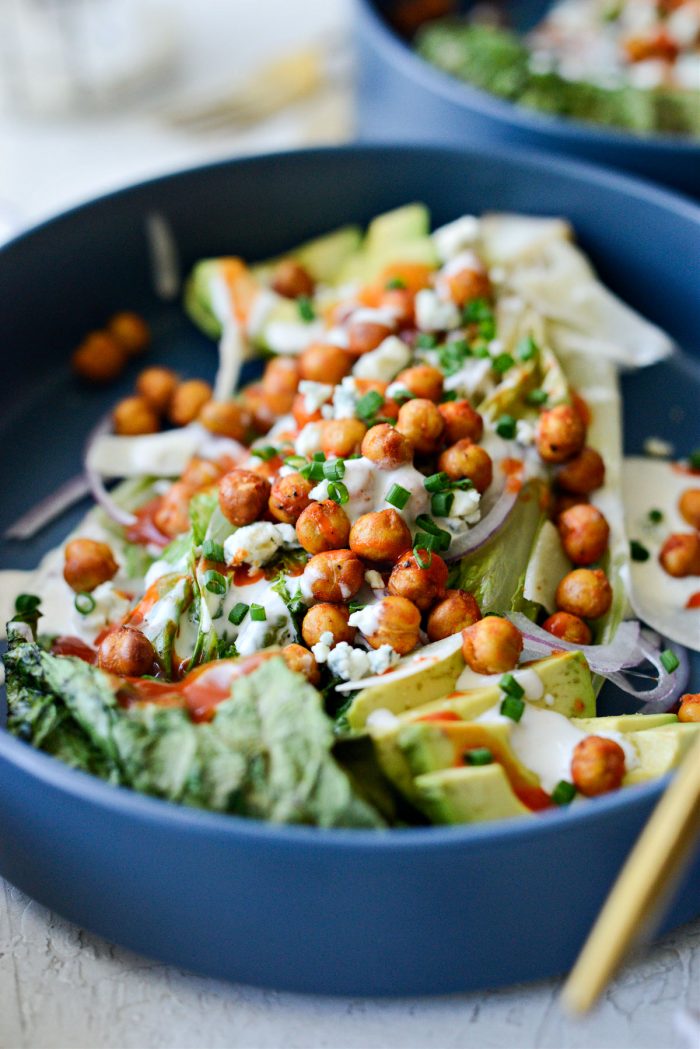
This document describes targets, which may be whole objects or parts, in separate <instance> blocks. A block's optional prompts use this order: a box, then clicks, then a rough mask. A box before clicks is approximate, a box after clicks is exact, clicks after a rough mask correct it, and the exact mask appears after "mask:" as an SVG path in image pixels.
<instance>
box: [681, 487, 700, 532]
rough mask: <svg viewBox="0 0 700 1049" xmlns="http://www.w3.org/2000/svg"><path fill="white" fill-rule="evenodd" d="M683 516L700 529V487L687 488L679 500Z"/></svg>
mask: <svg viewBox="0 0 700 1049" xmlns="http://www.w3.org/2000/svg"><path fill="white" fill-rule="evenodd" d="M678 509H679V510H680V514H681V517H682V518H683V519H684V520H685V521H687V522H688V524H689V525H692V526H693V528H697V529H699V530H700V488H686V490H685V491H684V492H683V494H682V495H681V497H680V499H679V500H678Z"/></svg>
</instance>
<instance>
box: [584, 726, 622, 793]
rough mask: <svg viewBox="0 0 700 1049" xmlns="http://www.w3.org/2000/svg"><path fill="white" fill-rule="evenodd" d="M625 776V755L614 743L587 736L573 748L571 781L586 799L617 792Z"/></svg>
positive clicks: (618, 745) (601, 738) (598, 737)
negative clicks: (613, 791) (612, 791)
mask: <svg viewBox="0 0 700 1049" xmlns="http://www.w3.org/2000/svg"><path fill="white" fill-rule="evenodd" d="M624 775H625V752H624V750H623V749H622V747H621V746H620V744H619V743H616V742H615V740H614V739H607V738H605V737H604V736H586V738H585V739H582V740H581V742H580V743H577V744H576V746H575V747H574V753H573V757H572V759H571V778H572V780H573V781H574V785H575V786H576V788H577V790H580V792H581V793H582V794H585V795H586V797H587V798H594V797H596V796H597V795H598V794H607V793H608V792H609V791H611V790H617V789H618V787H620V786H621V785H622V780H623V779H624Z"/></svg>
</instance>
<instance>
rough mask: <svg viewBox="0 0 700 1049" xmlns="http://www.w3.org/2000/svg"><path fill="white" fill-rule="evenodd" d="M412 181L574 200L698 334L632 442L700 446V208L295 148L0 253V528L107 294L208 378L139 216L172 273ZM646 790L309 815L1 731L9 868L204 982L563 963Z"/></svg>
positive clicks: (460, 163) (465, 167)
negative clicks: (495, 820) (131, 785)
mask: <svg viewBox="0 0 700 1049" xmlns="http://www.w3.org/2000/svg"><path fill="white" fill-rule="evenodd" d="M410 200H423V201H425V202H426V203H427V204H428V205H429V206H430V207H431V209H432V211H433V215H434V218H435V221H436V222H438V223H442V222H445V221H446V220H449V219H450V218H453V217H455V216H457V215H459V214H461V213H463V212H465V211H475V212H479V211H482V210H484V209H511V210H518V211H529V212H535V213H540V214H561V215H567V216H569V217H570V218H571V220H572V221H573V223H574V225H575V227H576V229H577V231H578V233H579V235H580V239H581V242H582V244H583V246H584V248H585V249H586V250H587V251H589V252H590V254H591V257H592V258H593V260H594V262H595V264H596V265H597V266H598V267H599V269H600V272H601V274H602V276H603V277H604V279H606V280H607V281H608V282H609V283H610V284H611V285H612V286H613V287H614V288H615V289H616V290H617V291H618V292H619V293H620V294H622V295H623V296H625V297H626V298H627V299H629V300H630V302H632V303H634V304H635V305H637V306H638V307H640V308H642V309H643V310H644V311H645V313H647V314H648V315H649V316H650V317H651V318H652V319H654V320H656V321H657V322H659V323H660V324H663V325H664V326H666V327H667V328H668V329H669V331H671V332H672V333H673V335H675V336H676V338H677V339H678V340H679V341H680V343H681V344H682V345H684V346H685V347H686V349H687V350H688V351H689V355H688V356H686V357H682V358H679V359H678V360H675V361H673V362H671V363H668V364H664V365H663V366H660V367H656V368H654V369H652V370H651V371H648V372H644V373H640V374H637V375H634V376H632V377H631V378H630V380H629V382H628V383H627V401H626V422H627V441H628V447H629V448H630V449H631V450H633V451H635V450H639V448H640V445H641V441H642V440H643V437H644V435H645V434H647V433H648V432H649V431H650V430H653V431H654V432H656V433H657V434H659V435H660V436H664V437H667V438H668V439H670V440H673V441H674V442H675V443H676V445H677V446H678V448H679V450H684V449H687V448H688V447H690V446H691V445H692V443H693V442H694V443H695V444H697V443H699V442H698V436H699V435H698V433H697V432H696V433H694V434H690V433H689V432H688V422H686V423H685V424H683V423H681V422H679V421H678V420H679V418H680V417H681V415H682V413H683V412H684V411H685V413H686V419H687V420H689V419H694V420H695V425H696V429H697V423H696V420H697V412H696V409H697V402H698V395H699V391H700V346H699V344H698V328H697V317H696V313H695V308H694V293H695V292H696V287H695V279H696V275H697V272H698V269H699V268H700V257H699V253H700V209H698V208H695V207H694V206H693V205H691V204H688V203H686V202H685V201H683V200H680V199H676V198H674V197H672V196H670V195H669V194H666V193H665V192H662V191H659V190H656V189H652V188H648V187H646V186H642V185H638V184H636V183H635V182H633V181H631V180H628V179H625V178H622V177H619V176H614V175H610V174H605V173H601V172H598V171H595V170H592V169H589V168H586V167H584V166H582V165H575V164H571V163H563V162H559V161H554V160H552V159H545V160H542V159H533V158H522V157H515V156H509V155H507V154H500V153H493V152H492V151H491V150H490V149H489V150H488V152H474V151H472V152H461V151H456V150H451V149H448V148H428V147H417V148H408V147H400V146H397V147H387V148H371V147H349V148H346V149H335V150H328V151H315V152H308V153H291V154H287V155H281V156H270V157H262V158H256V159H250V160H240V161H236V162H233V163H226V164H218V165H215V166H213V167H208V168H202V169H200V170H196V171H189V172H184V173H182V174H177V175H173V176H171V177H169V178H163V179H158V180H156V181H154V182H149V183H146V184H144V185H140V186H135V187H134V188H132V189H127V190H124V191H122V192H120V193H116V194H114V195H112V196H109V197H105V198H103V199H101V200H98V201H95V202H94V203H92V204H88V205H86V206H85V207H82V208H79V209H78V210H76V211H73V212H70V213H68V214H66V215H63V216H61V217H59V218H57V219H55V220H53V221H52V222H49V223H47V224H46V225H44V226H41V227H39V228H37V229H35V230H32V231H30V232H29V233H26V234H24V235H23V236H22V237H20V238H19V239H18V240H16V241H14V242H13V243H11V244H9V245H7V246H6V247H5V248H3V249H2V250H1V251H0V289H1V292H0V311H1V312H0V340H1V341H0V345H2V349H3V373H4V383H5V387H4V388H5V391H8V390H12V397H11V399H9V398H8V397H7V396H6V398H5V406H6V407H5V408H4V411H3V416H2V420H1V422H0V457H1V458H2V466H1V467H0V469H1V476H2V478H3V498H2V503H1V505H0V532H1V531H2V530H3V528H4V527H5V526H7V524H8V523H10V521H12V520H13V519H14V518H15V517H16V516H17V515H18V514H19V513H20V512H21V511H23V510H25V509H26V508H27V506H29V505H31V504H32V503H33V502H34V501H35V500H36V499H37V498H38V497H40V496H41V495H43V494H45V493H46V492H47V491H50V490H52V488H54V487H55V486H56V484H57V483H58V482H60V481H62V480H63V479H65V478H67V477H69V476H70V475H71V474H73V473H75V472H76V470H77V469H78V464H79V459H80V453H81V447H82V443H83V440H84V434H85V432H86V430H87V428H88V427H89V426H90V425H91V424H92V422H93V421H94V420H95V419H97V418H98V417H99V415H100V414H101V413H102V412H103V411H104V410H105V408H106V407H107V406H108V405H109V403H113V401H114V399H115V397H116V396H118V395H120V394H122V393H123V392H126V390H127V389H128V388H129V386H130V385H131V384H132V383H133V379H134V372H135V370H136V368H137V367H138V365H137V364H135V365H134V372H132V373H131V374H130V375H128V376H126V377H125V379H124V382H123V385H122V388H120V389H114V388H112V389H110V390H109V391H108V392H106V393H96V392H94V391H87V390H81V389H79V388H78V387H77V386H76V384H75V382H74V381H73V379H72V378H71V376H70V374H69V370H68V368H67V356H68V353H69V351H70V349H71V347H72V346H73V345H74V344H75V343H76V342H77V341H78V340H79V338H80V337H81V336H82V335H83V334H84V332H85V331H86V330H89V329H90V328H93V327H98V326H99V325H101V324H103V323H104V321H105V318H106V317H107V316H108V315H109V313H110V312H111V311H114V310H116V309H120V308H132V309H137V310H141V311H143V312H144V313H145V314H146V315H147V317H148V319H149V321H150V323H151V325H152V328H153V332H154V337H155V346H154V350H153V352H152V354H151V355H149V360H150V361H167V362H168V363H170V364H171V365H172V366H173V367H175V368H177V369H179V370H181V371H182V372H183V373H184V374H187V373H189V374H195V375H205V376H208V375H211V374H212V373H213V370H214V361H215V352H214V349H213V346H212V345H211V343H209V342H208V341H207V340H206V339H205V338H204V337H203V336H201V335H200V334H199V333H198V332H197V331H195V330H194V329H193V327H192V326H191V325H190V324H189V323H188V321H187V320H186V319H185V318H184V316H183V314H182V311H181V309H180V307H179V304H178V303H176V302H175V303H169V304H168V303H163V302H160V301H159V300H158V299H157V298H156V296H155V295H154V294H153V292H152V290H151V274H150V268H149V259H148V254H147V250H146V238H145V233H144V225H145V221H146V219H147V217H148V216H149V215H151V214H152V213H153V212H159V213H160V214H162V215H163V216H165V217H166V218H167V220H168V221H169V223H170V224H171V226H172V229H173V232H174V235H175V238H176V240H177V244H178V248H179V252H180V257H181V261H182V265H183V269H184V270H186V269H187V268H188V267H189V266H190V265H191V264H192V263H193V262H194V261H195V260H196V259H198V258H200V257H201V256H203V255H211V254H213V255H216V254H223V253H230V252H231V251H235V252H240V253H241V254H243V255H244V256H249V257H253V258H255V257H263V256H266V255H270V254H272V253H274V252H278V251H281V250H282V249H283V248H285V246H288V245H290V244H294V243H295V242H297V241H299V240H302V239H304V238H305V237H309V236H311V235H314V234H317V233H320V232H322V231H324V230H327V229H330V228H331V227H333V226H335V225H338V224H340V223H342V222H345V221H349V220H352V221H360V222H364V221H366V220H367V219H369V218H370V217H372V216H373V215H375V214H376V213H378V212H380V211H383V210H385V209H387V208H390V207H392V206H395V205H397V204H400V203H402V202H406V201H410ZM640 231H643V234H642V233H641V232H640ZM692 354H694V356H692ZM662 394H663V395H662ZM8 401H9V402H10V403H8ZM693 412H695V414H694V415H693V414H692V413H693ZM84 509H85V508H84V507H82V508H80V509H79V510H76V512H75V515H74V516H73V518H72V519H71V520H67V519H64V520H62V521H60V522H57V523H56V525H54V526H53V527H52V528H50V529H49V530H48V531H47V533H45V534H43V535H42V536H41V537H40V538H39V539H37V540H36V541H34V542H31V543H28V544H21V545H20V544H14V545H12V544H9V543H5V544H4V545H2V547H0V564H2V565H3V567H7V566H17V567H21V566H27V565H32V564H34V563H35V562H36V559H37V558H38V557H39V555H40V554H41V553H42V552H43V551H44V550H45V549H46V548H47V547H48V546H49V545H52V544H54V543H56V542H58V541H59V540H60V539H61V538H62V536H63V535H65V532H66V530H67V528H68V527H69V524H71V523H73V521H74V520H75V519H77V516H78V514H79V513H80V512H83V510H84ZM694 682H695V684H694V687H695V688H698V687H700V666H699V665H698V662H697V660H696V663H695V666H694ZM660 792H661V785H660V784H652V785H650V786H643V787H640V788H636V789H633V790H627V791H624V792H621V793H619V794H616V795H614V796H608V797H605V798H602V799H599V800H597V801H592V802H590V803H588V804H582V805H581V806H576V807H574V808H573V809H572V810H570V811H561V812H555V813H553V814H548V815H546V816H543V817H541V818H538V819H532V820H525V821H517V820H516V821H511V822H507V823H501V824H490V825H483V826H473V827H434V828H425V829H412V830H401V831H392V832H386V833H368V832H352V831H319V830H316V829H312V828H303V827H277V826H271V825H266V824H261V823H256V822H254V821H245V820H241V819H237V818H234V817H228V816H221V815H214V814H209V813H204V812H198V811H195V810H191V809H185V808H178V807H176V806H174V805H170V804H168V803H165V802H161V801H158V800H155V799H152V798H147V797H142V796H139V795H137V794H133V793H130V792H128V791H126V790H122V789H118V788H114V787H110V786H107V785H105V784H104V783H102V782H100V781H98V780H96V779H93V778H91V777H90V776H88V775H85V774H83V773H81V772H76V771H73V770H71V769H69V768H67V767H65V766H63V765H61V764H60V763H59V762H57V761H56V760H54V759H53V758H51V757H48V756H46V755H44V754H42V753H40V752H37V751H35V750H33V749H31V748H30V747H29V746H27V745H26V744H23V743H21V742H19V741H17V740H15V739H13V738H11V737H10V736H9V735H7V734H6V733H5V732H3V731H1V730H0V872H1V873H2V874H3V875H4V876H5V877H7V878H9V879H10V881H12V882H14V884H16V885H17V886H19V887H20V888H21V889H23V890H24V891H25V892H27V893H29V895H31V896H33V897H35V898H36V899H38V900H39V901H41V902H42V903H43V904H45V905H47V906H48V907H51V908H53V909H55V910H56V911H58V912H60V913H61V914H63V915H65V916H66V917H67V918H69V919H71V920H73V921H75V922H77V923H79V924H80V925H83V926H86V927H88V928H89V929H92V930H93V931H95V932H98V933H101V934H102V935H104V936H106V937H108V938H109V939H111V940H115V941H117V942H118V943H121V944H125V945H127V946H128V947H130V948H133V949H135V950H137V951H140V952H142V953H144V954H148V955H152V956H155V957H157V958H160V959H163V960H164V961H167V962H173V963H177V964H179V965H183V966H187V967H189V968H192V969H197V970H200V971H202V972H206V973H210V974H213V975H215V976H221V977H227V978H229V979H234V980H243V981H246V982H251V983H256V984H264V985H268V986H272V987H278V988H289V989H293V990H297V991H313V992H324V993H342V994H385V995H386V994H425V993H444V992H448V991H460V990H468V989H474V988H479V987H487V986H494V985H498V984H505V983H510V982H514V981H520V980H535V979H540V978H542V977H545V976H550V975H552V974H554V973H560V972H563V971H564V970H565V969H566V968H567V967H568V966H569V965H570V964H571V962H572V961H573V958H574V956H575V954H576V952H577V950H578V949H579V947H580V945H581V943H582V941H583V938H584V936H585V934H586V931H587V930H588V928H589V926H590V924H591V922H592V920H593V918H594V916H595V915H596V913H597V911H598V909H599V907H600V906H601V903H602V901H603V899H604V897H605V894H606V892H607V891H608V889H609V887H610V885H611V883H612V881H613V879H614V877H615V875H616V873H617V872H618V870H619V868H620V865H621V863H622V862H623V860H624V857H625V856H626V854H627V852H628V850H629V848H630V846H631V844H632V842H633V841H634V839H635V837H636V835H637V833H638V831H639V829H640V828H641V826H642V825H643V823H644V821H645V820H646V819H647V817H648V816H649V813H650V812H651V810H652V808H653V805H654V803H655V801H656V800H657V798H658V797H659V794H660ZM699 878H700V859H699V862H696V865H695V867H694V870H693V872H691V875H690V878H689V880H688V881H687V882H686V887H685V888H684V889H683V891H682V892H681V893H680V895H679V896H678V898H677V903H676V906H675V908H674V910H673V914H672V915H671V917H670V919H669V923H676V924H677V923H679V922H681V921H686V920H688V919H690V918H692V917H693V916H695V915H696V914H698V913H700V898H698V892H697V885H698V879H699ZM693 879H694V880H693ZM692 886H694V889H692V888H691V887H692Z"/></svg>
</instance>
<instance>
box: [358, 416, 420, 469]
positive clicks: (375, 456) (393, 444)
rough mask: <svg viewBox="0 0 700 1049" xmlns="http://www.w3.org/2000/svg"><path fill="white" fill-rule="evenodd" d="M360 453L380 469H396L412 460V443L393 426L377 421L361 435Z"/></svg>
mask: <svg viewBox="0 0 700 1049" xmlns="http://www.w3.org/2000/svg"><path fill="white" fill-rule="evenodd" d="M362 454H363V455H364V457H365V459H371V460H372V462H373V463H376V464H377V466H379V467H381V469H382V470H396V469H398V467H399V466H403V464H404V463H410V462H412V461H413V445H412V444H411V442H410V441H409V440H408V438H407V437H404V435H403V434H402V433H400V432H399V431H398V430H397V429H396V427H395V426H391V425H390V424H389V423H379V424H378V425H377V426H372V427H370V429H369V430H368V431H367V433H366V434H365V436H364V437H363V439H362Z"/></svg>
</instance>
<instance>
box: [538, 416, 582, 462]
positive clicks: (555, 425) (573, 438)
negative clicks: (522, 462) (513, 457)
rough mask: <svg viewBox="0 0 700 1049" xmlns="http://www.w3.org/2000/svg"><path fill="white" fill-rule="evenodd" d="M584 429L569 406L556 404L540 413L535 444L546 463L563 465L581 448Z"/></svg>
mask: <svg viewBox="0 0 700 1049" xmlns="http://www.w3.org/2000/svg"><path fill="white" fill-rule="evenodd" d="M585 439H586V427H585V425H584V422H583V420H582V419H581V416H580V415H579V413H578V412H577V411H576V409H575V408H574V407H573V406H572V405H570V404H557V405H556V406H555V407H554V408H548V409H546V410H545V411H543V412H541V413H540V418H539V422H538V424H537V433H536V436H535V443H536V445H537V451H538V452H539V453H540V457H541V458H542V459H544V461H545V462H547V463H563V462H566V460H567V459H571V458H573V456H575V455H578V453H579V452H580V451H581V449H582V448H583V442H584V441H585Z"/></svg>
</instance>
